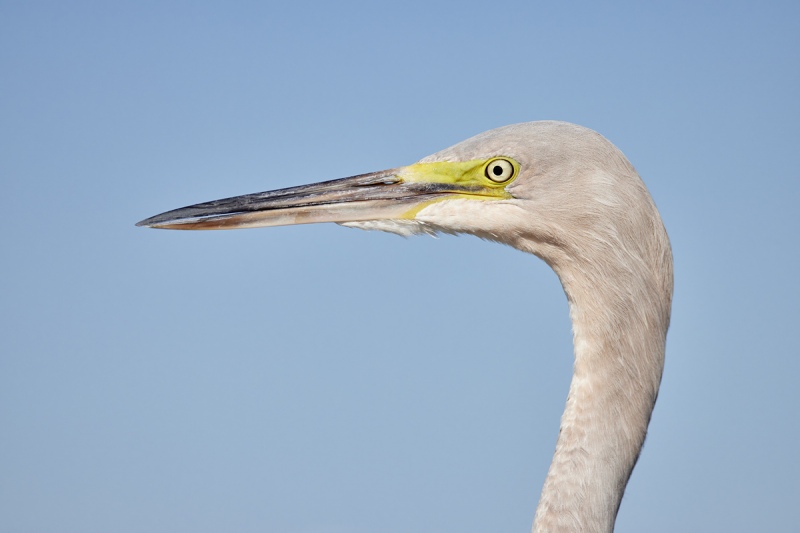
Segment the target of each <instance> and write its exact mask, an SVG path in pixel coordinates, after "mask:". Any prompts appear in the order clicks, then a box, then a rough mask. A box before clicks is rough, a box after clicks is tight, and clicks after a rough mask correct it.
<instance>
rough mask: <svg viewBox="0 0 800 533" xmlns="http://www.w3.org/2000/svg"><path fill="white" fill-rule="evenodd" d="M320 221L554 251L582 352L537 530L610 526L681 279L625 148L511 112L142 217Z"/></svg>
mask: <svg viewBox="0 0 800 533" xmlns="http://www.w3.org/2000/svg"><path fill="white" fill-rule="evenodd" d="M313 222H335V223H338V224H342V225H344V226H350V227H357V228H363V229H370V230H383V231H389V232H393V233H398V234H400V235H413V234H420V233H428V234H435V233H438V232H443V233H452V234H456V233H466V234H471V235H476V236H478V237H481V238H483V239H489V240H493V241H497V242H500V243H504V244H508V245H510V246H513V247H514V248H516V249H518V250H521V251H523V252H527V253H531V254H534V255H536V256H538V257H540V258H541V259H543V260H544V261H545V262H546V263H547V264H548V265H550V267H551V268H552V269H553V270H554V271H555V272H556V274H557V275H558V277H559V279H560V281H561V284H562V286H563V288H564V292H565V293H566V296H567V300H568V302H569V310H570V317H571V319H572V330H573V343H574V355H575V360H574V367H573V377H572V381H571V383H570V387H569V395H568V397H567V402H566V408H565V410H564V414H563V415H562V418H561V427H560V432H559V435H558V439H557V442H556V449H555V454H554V456H553V460H552V463H551V465H550V469H549V471H548V473H547V476H546V478H545V481H544V487H543V489H542V494H541V497H540V499H539V505H538V506H537V509H536V514H535V518H534V523H533V531H534V532H545V531H546V532H581V533H590V532H598V533H599V532H610V531H613V529H614V523H615V521H616V517H617V512H618V510H619V506H620V502H621V500H622V495H623V493H624V491H625V487H626V485H627V483H628V479H629V478H630V475H631V472H632V471H633V467H634V465H635V464H636V461H637V459H638V457H639V453H640V451H641V449H642V445H643V444H644V440H645V435H646V433H647V427H648V425H649V423H650V417H651V414H652V412H653V407H654V405H655V402H656V397H657V395H658V389H659V386H660V383H661V375H662V372H663V368H664V350H665V343H666V335H667V329H668V327H669V320H670V309H671V305H672V286H673V280H672V251H671V248H670V244H669V238H668V237H667V232H666V230H665V228H664V225H663V223H662V221H661V217H660V215H659V213H658V210H657V209H656V206H655V204H654V202H653V200H652V198H651V196H650V193H649V192H648V190H647V188H646V187H645V185H644V183H643V182H642V180H641V178H640V177H639V175H638V174H637V172H636V170H635V169H634V168H633V166H632V165H631V164H630V163H629V162H628V160H627V159H626V158H625V156H624V155H623V154H622V152H620V151H619V150H618V149H617V148H616V147H615V146H614V145H613V144H611V143H610V142H609V141H608V140H606V139H605V138H604V137H602V136H601V135H600V134H598V133H596V132H594V131H592V130H589V129H587V128H583V127H581V126H577V125H574V124H568V123H564V122H555V121H542V122H529V123H523V124H514V125H510V126H505V127H501V128H497V129H494V130H490V131H487V132H484V133H481V134H479V135H476V136H475V137H472V138H470V139H467V140H466V141H463V142H461V143H459V144H456V145H454V146H452V147H450V148H447V149H445V150H442V151H440V152H437V153H435V154H433V155H430V156H428V157H425V158H424V159H422V160H420V161H419V162H417V163H415V164H412V165H410V166H405V167H399V168H395V169H391V170H383V171H380V172H373V173H369V174H363V175H359V176H353V177H350V178H343V179H338V180H333V181H325V182H320V183H314V184H311V185H301V186H298V187H291V188H287V189H280V190H275V191H270V192H263V193H257V194H248V195H244V196H237V197H234V198H227V199H223V200H216V201H213V202H207V203H201V204H196V205H192V206H189V207H184V208H181V209H176V210H173V211H169V212H166V213H163V214H160V215H156V216H154V217H151V218H148V219H146V220H143V221H141V222H139V224H138V225H139V226H149V227H153V228H168V229H187V230H198V229H235V228H248V227H258V226H279V225H287V224H306V223H313Z"/></svg>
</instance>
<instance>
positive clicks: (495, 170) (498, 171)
mask: <svg viewBox="0 0 800 533" xmlns="http://www.w3.org/2000/svg"><path fill="white" fill-rule="evenodd" d="M502 173H503V167H501V166H500V165H495V167H494V168H493V169H492V174H494V175H495V176H499V175H500V174H502Z"/></svg>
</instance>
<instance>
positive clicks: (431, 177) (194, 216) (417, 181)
mask: <svg viewBox="0 0 800 533" xmlns="http://www.w3.org/2000/svg"><path fill="white" fill-rule="evenodd" d="M495 160H496V158H495V159H489V160H473V161H462V162H434V163H417V164H415V165H410V166H408V167H401V168H396V169H391V170H382V171H380V172H373V173H370V174H362V175H359V176H353V177H350V178H343V179H338V180H332V181H323V182H320V183H313V184H310V185H301V186H299V187H290V188H288V189H279V190H276V191H268V192H261V193H255V194H246V195H244V196H235V197H233V198H225V199H222V200H214V201H212V202H205V203H201V204H195V205H191V206H188V207H182V208H180V209H174V210H172V211H167V212H166V213H161V214H160V215H156V216H154V217H150V218H148V219H145V220H142V221H141V222H139V223H138V224H136V225H137V226H148V227H151V228H163V229H184V230H207V229H238V228H254V227H260V226H286V225H291V224H311V223H315V222H339V223H342V222H362V221H368V220H387V219H406V220H408V219H413V218H414V216H415V215H416V213H418V212H419V211H420V210H421V209H422V208H424V207H426V206H427V205H430V204H431V203H434V202H438V201H441V200H445V199H449V198H464V197H466V198H472V199H484V200H488V199H501V198H510V197H511V195H510V194H509V193H508V192H506V191H505V185H508V183H510V182H511V181H513V178H514V177H516V174H517V173H518V172H517V171H518V164H517V163H516V161H513V160H509V159H507V158H505V159H504V161H509V162H511V163H512V164H513V166H514V172H513V176H512V177H511V178H509V179H508V180H506V181H505V182H503V183H498V182H495V181H493V180H491V179H489V178H488V177H487V176H488V174H486V172H485V169H486V168H488V167H487V165H489V164H491V163H492V161H495Z"/></svg>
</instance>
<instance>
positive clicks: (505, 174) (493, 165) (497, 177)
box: [486, 159, 514, 183]
mask: <svg viewBox="0 0 800 533" xmlns="http://www.w3.org/2000/svg"><path fill="white" fill-rule="evenodd" d="M513 176H514V165H512V164H511V161H508V160H506V159H495V160H494V161H490V162H489V164H488V165H486V177H487V178H489V179H490V180H492V181H495V182H497V183H503V182H504V181H508V180H510V179H511V178H512V177H513Z"/></svg>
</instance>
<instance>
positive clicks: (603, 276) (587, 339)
mask: <svg viewBox="0 0 800 533" xmlns="http://www.w3.org/2000/svg"><path fill="white" fill-rule="evenodd" d="M585 268H591V267H587V266H586V265H583V267H582V268H575V269H572V271H570V269H564V268H562V269H559V268H556V272H557V273H558V274H559V277H560V278H561V281H562V284H563V285H564V289H565V292H566V293H567V297H568V299H569V303H570V315H571V317H572V324H573V334H574V342H575V368H574V375H573V378H572V383H571V385H570V389H569V396H568V398H567V405H566V409H565V411H564V415H563V417H562V419H561V430H560V434H559V437H558V442H557V444H556V451H555V455H554V457H553V462H552V464H551V466H550V470H549V472H548V474H547V478H546V480H545V483H544V488H543V491H542V496H541V499H540V500H539V506H538V508H537V510H536V518H535V520H534V524H533V531H534V532H550V533H555V532H582V533H590V532H598V533H599V532H611V531H613V529H614V522H615V520H616V516H617V511H618V509H619V505H620V501H621V499H622V495H623V492H624V491H625V486H626V484H627V483H628V478H629V477H630V475H631V472H632V470H633V467H634V465H635V464H636V460H637V458H638V456H639V452H640V450H641V448H642V445H643V444H644V439H645V434H646V432H647V425H648V423H649V421H650V415H651V413H652V411H653V407H654V405H655V401H656V396H657V394H658V387H659V384H660V381H661V374H662V370H663V367H664V344H665V338H666V330H667V326H668V322H669V306H670V300H671V284H672V278H671V264H670V268H669V269H668V270H669V272H668V273H666V274H665V276H667V275H668V277H669V280H668V286H669V291H668V293H669V294H666V295H663V296H662V294H661V293H663V292H664V291H663V287H664V286H666V284H665V281H666V280H665V279H663V277H662V279H660V280H659V279H658V276H657V275H656V276H655V277H654V276H653V275H652V274H653V273H652V271H651V272H649V273H648V274H647V275H645V276H642V275H641V274H640V275H637V274H634V273H632V272H631V270H630V269H620V270H619V271H618V272H608V271H605V272H602V273H596V274H597V275H591V274H589V275H587V274H586V273H585V271H583V269H585ZM573 273H579V274H575V275H573ZM645 278H649V279H645ZM609 279H610V280H614V281H613V282H609V281H607V280H609ZM612 283H613V284H612Z"/></svg>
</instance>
